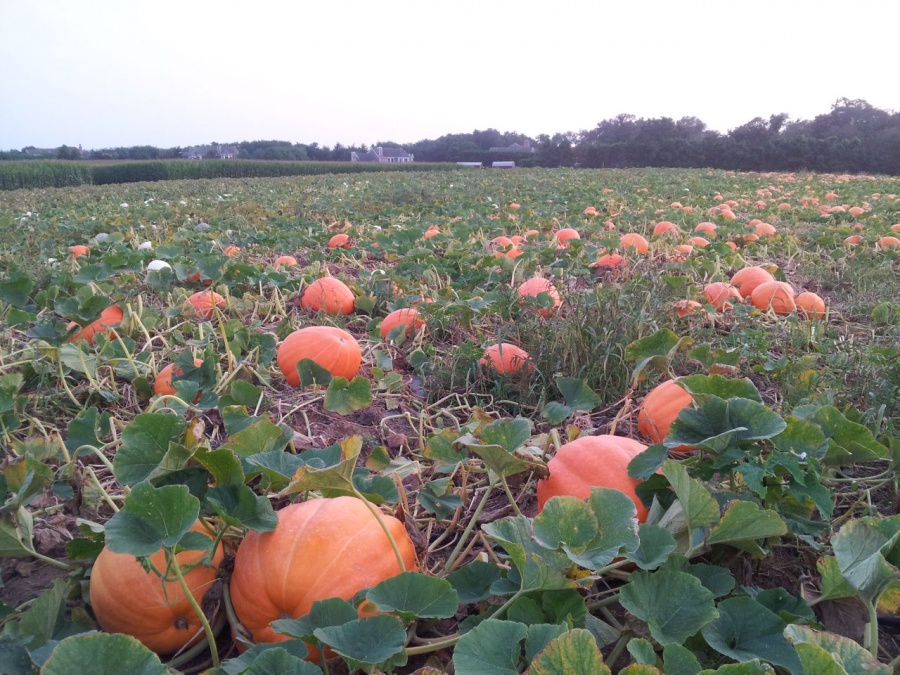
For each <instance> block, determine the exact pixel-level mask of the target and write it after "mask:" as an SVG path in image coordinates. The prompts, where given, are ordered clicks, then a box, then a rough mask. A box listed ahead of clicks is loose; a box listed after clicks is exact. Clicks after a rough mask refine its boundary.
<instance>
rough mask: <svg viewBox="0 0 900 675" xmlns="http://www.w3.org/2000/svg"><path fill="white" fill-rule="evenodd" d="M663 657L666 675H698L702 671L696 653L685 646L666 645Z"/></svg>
mask: <svg viewBox="0 0 900 675" xmlns="http://www.w3.org/2000/svg"><path fill="white" fill-rule="evenodd" d="M662 657H663V663H664V664H665V673H666V675H698V673H699V672H700V670H701V669H702V666H701V665H700V661H698V660H697V657H696V656H694V653H693V652H692V651H691V650H690V649H688V648H687V647H685V646H683V645H678V644H670V645H666V646H665V647H663V653H662Z"/></svg>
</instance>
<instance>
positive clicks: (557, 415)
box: [541, 401, 575, 427]
mask: <svg viewBox="0 0 900 675" xmlns="http://www.w3.org/2000/svg"><path fill="white" fill-rule="evenodd" d="M574 412H575V411H574V410H573V409H572V408H570V407H569V406H567V405H563V404H562V403H560V402H558V401H550V402H549V403H548V404H547V405H545V406H544V409H543V410H542V411H541V418H542V419H543V420H544V421H545V422H547V424H549V425H550V426H552V427H555V426H559V425H560V424H562V423H563V422H565V421H566V420H567V419H568V418H569V415H571V414H572V413H574Z"/></svg>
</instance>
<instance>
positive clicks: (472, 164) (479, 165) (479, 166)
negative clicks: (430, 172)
mask: <svg viewBox="0 0 900 675" xmlns="http://www.w3.org/2000/svg"><path fill="white" fill-rule="evenodd" d="M456 166H468V167H470V168H472V169H483V168H484V165H483V164H482V163H481V162H457V163H456Z"/></svg>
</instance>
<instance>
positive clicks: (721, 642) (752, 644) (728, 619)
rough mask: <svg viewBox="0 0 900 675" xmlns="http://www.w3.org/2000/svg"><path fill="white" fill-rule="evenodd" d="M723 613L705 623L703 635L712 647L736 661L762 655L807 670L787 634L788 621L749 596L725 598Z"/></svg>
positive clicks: (721, 606) (793, 669) (796, 670)
mask: <svg viewBox="0 0 900 675" xmlns="http://www.w3.org/2000/svg"><path fill="white" fill-rule="evenodd" d="M718 610H719V617H718V618H717V619H715V620H714V621H712V622H710V623H708V624H707V625H705V626H704V627H703V629H702V632H703V637H704V638H705V639H706V642H707V643H708V644H709V646H710V647H712V648H713V649H715V650H716V651H717V652H719V653H720V654H724V655H725V656H728V657H730V658H732V659H734V660H736V661H741V662H744V661H752V660H754V659H760V660H762V661H768V662H769V663H772V664H774V665H776V666H781V667H782V668H786V669H787V670H788V671H789V672H791V673H792V674H794V675H797V674H802V673H803V666H802V665H801V664H800V659H799V657H798V656H797V652H796V651H795V650H794V648H793V647H792V646H791V645H790V644H789V643H788V641H787V640H786V639H785V638H784V635H783V632H784V628H785V625H786V624H785V622H784V621H783V620H782V619H781V617H779V616H778V615H777V614H775V613H774V612H771V611H769V610H768V609H766V608H765V607H763V606H762V605H760V604H759V603H758V602H756V600H754V599H752V598H749V597H747V596H740V597H735V598H728V599H726V600H722V601H721V602H720V603H719V606H718Z"/></svg>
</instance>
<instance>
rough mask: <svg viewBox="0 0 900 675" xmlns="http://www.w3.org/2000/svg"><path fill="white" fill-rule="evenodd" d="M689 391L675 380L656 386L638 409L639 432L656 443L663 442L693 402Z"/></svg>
mask: <svg viewBox="0 0 900 675" xmlns="http://www.w3.org/2000/svg"><path fill="white" fill-rule="evenodd" d="M693 400H694V399H693V398H692V397H691V395H690V394H689V393H687V392H686V391H685V390H684V389H682V388H681V387H679V386H678V384H676V382H675V380H666V381H665V382H663V383H662V384H659V385H657V386H656V387H654V388H653V389H652V390H651V391H650V393H649V394H647V396H645V397H644V402H643V403H641V408H640V410H639V411H638V432H639V433H640V434H641V435H642V436H644V437H645V438H649V439H650V440H651V441H653V442H654V443H662V442H663V439H664V438H665V437H666V436H668V435H669V427H671V426H672V422H674V421H675V418H676V417H678V413H680V412H681V411H682V410H684V409H685V408H687V407H689V406H690V405H691V403H692V402H693Z"/></svg>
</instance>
